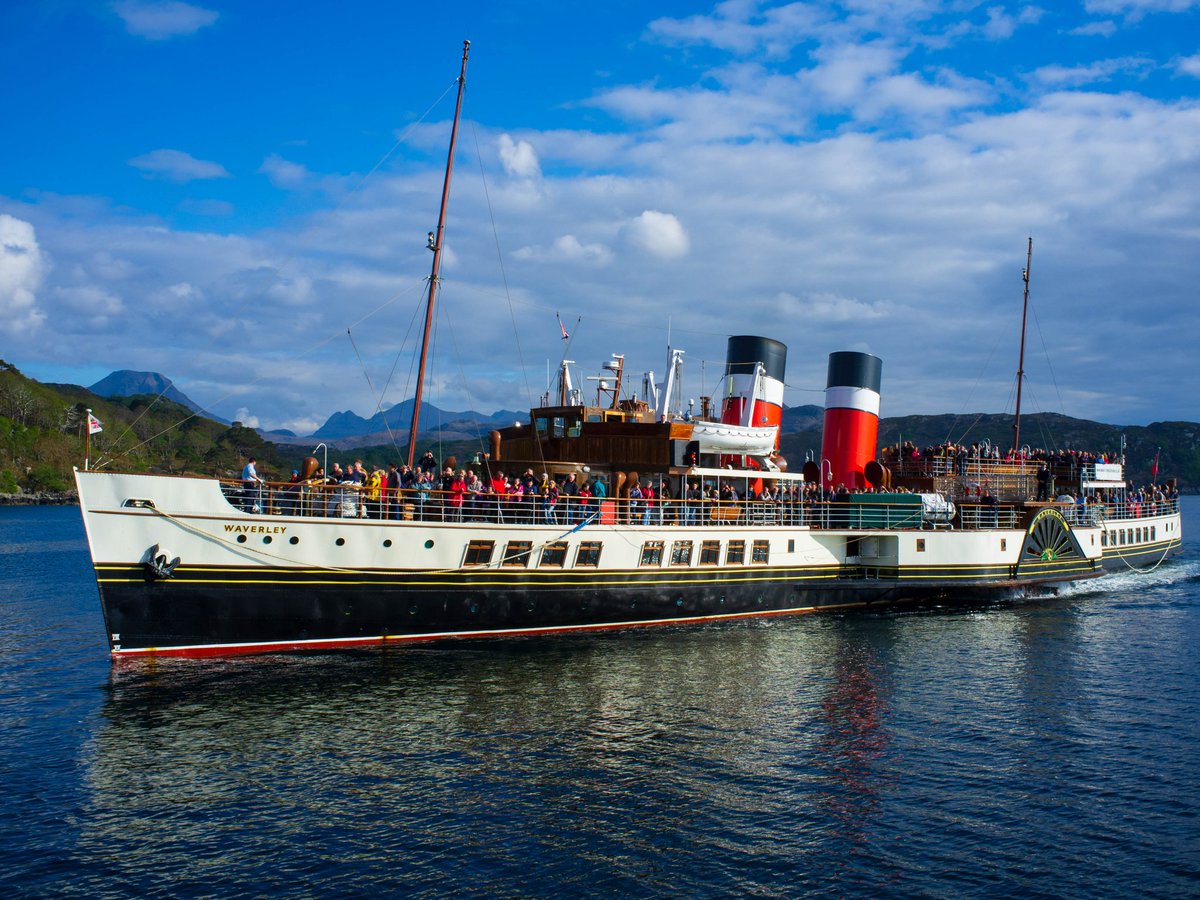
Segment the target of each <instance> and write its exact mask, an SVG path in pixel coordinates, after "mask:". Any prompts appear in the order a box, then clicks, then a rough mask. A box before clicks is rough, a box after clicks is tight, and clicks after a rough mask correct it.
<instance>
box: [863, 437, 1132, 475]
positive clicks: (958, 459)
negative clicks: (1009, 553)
mask: <svg viewBox="0 0 1200 900" xmlns="http://www.w3.org/2000/svg"><path fill="white" fill-rule="evenodd" d="M880 455H881V458H882V459H883V460H884V462H885V463H889V464H892V465H895V464H896V463H898V462H907V461H913V462H919V461H921V460H931V459H932V460H942V461H946V462H947V466H948V467H949V466H951V465H952V466H953V468H954V470H955V471H956V472H958V473H959V474H960V475H965V474H966V472H967V469H968V467H969V466H970V465H971V464H972V463H980V462H995V463H999V462H1004V463H1013V464H1015V463H1041V464H1042V465H1044V466H1046V467H1048V468H1050V469H1052V470H1055V471H1063V470H1066V471H1069V472H1070V473H1071V474H1072V475H1073V474H1074V473H1075V472H1077V471H1078V470H1079V468H1080V467H1082V466H1089V465H1093V464H1095V463H1107V462H1110V461H1112V460H1114V459H1116V458H1117V457H1115V456H1114V455H1113V454H1111V453H1097V452H1094V451H1091V450H1072V449H1069V448H1068V449H1063V450H1045V449H1042V448H1041V447H1037V448H1029V447H1022V448H1020V449H1017V450H1007V451H1001V450H1000V447H999V446H998V445H992V444H988V443H984V444H980V443H979V442H978V441H976V442H974V443H972V444H956V443H954V442H953V441H947V442H945V443H942V444H937V445H935V446H932V447H918V446H917V445H916V444H914V443H913V442H912V441H905V442H904V443H902V444H895V445H894V446H891V447H884V448H883V450H882V451H881V454H880Z"/></svg>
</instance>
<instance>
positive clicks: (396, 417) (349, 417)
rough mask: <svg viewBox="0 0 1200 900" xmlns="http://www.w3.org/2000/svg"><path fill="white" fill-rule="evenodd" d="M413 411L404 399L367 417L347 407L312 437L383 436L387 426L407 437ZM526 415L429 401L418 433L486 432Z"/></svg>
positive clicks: (396, 433)
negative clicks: (463, 408)
mask: <svg viewBox="0 0 1200 900" xmlns="http://www.w3.org/2000/svg"><path fill="white" fill-rule="evenodd" d="M412 410H413V401H412V400H405V401H404V402H403V403H397V404H396V405H395V406H393V407H390V408H389V409H386V410H384V411H383V412H378V413H376V414H375V415H373V416H371V418H369V419H364V418H363V417H362V416H360V415H358V414H357V413H354V412H352V411H351V410H348V409H347V410H344V411H342V412H335V413H334V414H333V415H331V416H330V417H329V418H328V419H326V420H325V424H324V425H322V426H321V427H320V428H318V429H317V430H316V431H314V432H313V433H312V435H311V437H313V438H316V439H317V440H339V439H344V438H356V439H358V438H364V437H380V436H382V437H383V438H384V439H386V437H387V432H388V430H389V429H390V430H391V432H392V434H393V435H398V434H399V435H405V436H407V434H408V429H409V427H410V426H411V424H412ZM525 418H526V414H525V413H517V412H513V411H511V410H507V409H502V410H499V411H498V412H494V413H492V414H491V415H484V414H483V413H478V412H475V410H473V409H472V410H467V411H466V412H450V411H448V410H443V409H439V408H438V407H436V406H434V405H433V404H432V403H425V402H422V403H421V416H420V432H421V434H427V433H432V432H438V433H441V434H442V435H443V436H445V435H447V434H448V433H451V432H453V433H464V434H466V435H467V436H473V435H474V434H476V433H477V432H478V431H479V430H480V428H483V429H484V430H485V431H486V430H490V429H492V428H495V427H497V426H501V425H511V424H512V423H513V422H515V421H517V420H518V419H520V420H522V421H523V420H524V419H525Z"/></svg>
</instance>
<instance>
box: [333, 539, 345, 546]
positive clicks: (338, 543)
mask: <svg viewBox="0 0 1200 900" xmlns="http://www.w3.org/2000/svg"><path fill="white" fill-rule="evenodd" d="M334 543H335V544H337V545H338V546H339V547H344V546H345V545H346V539H345V538H338V539H337V540H336V541H334Z"/></svg>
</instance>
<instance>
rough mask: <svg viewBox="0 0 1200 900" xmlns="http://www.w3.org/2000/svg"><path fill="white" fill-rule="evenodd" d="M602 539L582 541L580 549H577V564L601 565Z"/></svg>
mask: <svg viewBox="0 0 1200 900" xmlns="http://www.w3.org/2000/svg"><path fill="white" fill-rule="evenodd" d="M602 546H603V545H602V544H601V543H600V541H580V542H579V549H578V550H576V551H575V565H576V566H598V565H600V548H601V547H602Z"/></svg>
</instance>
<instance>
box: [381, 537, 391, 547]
mask: <svg viewBox="0 0 1200 900" xmlns="http://www.w3.org/2000/svg"><path fill="white" fill-rule="evenodd" d="M383 546H385V547H390V546H392V539H391V538H388V539H387V540H386V541H384V542H383Z"/></svg>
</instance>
